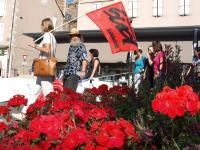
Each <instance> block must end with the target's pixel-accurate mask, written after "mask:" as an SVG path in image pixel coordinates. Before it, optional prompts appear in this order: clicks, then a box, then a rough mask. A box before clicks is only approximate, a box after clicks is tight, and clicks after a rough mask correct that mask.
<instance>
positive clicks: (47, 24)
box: [41, 18, 54, 32]
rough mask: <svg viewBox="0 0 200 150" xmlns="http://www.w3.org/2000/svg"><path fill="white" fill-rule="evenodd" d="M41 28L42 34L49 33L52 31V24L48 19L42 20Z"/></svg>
mask: <svg viewBox="0 0 200 150" xmlns="http://www.w3.org/2000/svg"><path fill="white" fill-rule="evenodd" d="M41 26H42V31H43V32H49V31H51V30H53V29H54V27H53V22H52V20H51V19H50V18H45V19H43V20H42V24H41Z"/></svg>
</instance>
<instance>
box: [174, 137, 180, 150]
mask: <svg viewBox="0 0 200 150" xmlns="http://www.w3.org/2000/svg"><path fill="white" fill-rule="evenodd" d="M172 140H173V142H174V145H175V147H176V148H177V150H181V149H180V148H179V146H178V144H177V143H176V141H175V140H174V138H172Z"/></svg>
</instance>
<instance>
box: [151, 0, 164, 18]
mask: <svg viewBox="0 0 200 150" xmlns="http://www.w3.org/2000/svg"><path fill="white" fill-rule="evenodd" d="M162 15H163V1H162V0H153V16H154V17H161V16H162Z"/></svg>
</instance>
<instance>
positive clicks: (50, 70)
mask: <svg viewBox="0 0 200 150" xmlns="http://www.w3.org/2000/svg"><path fill="white" fill-rule="evenodd" d="M49 36H50V38H51V46H53V49H54V48H55V45H54V44H53V41H52V36H51V35H50V34H49ZM56 63H57V59H56V58H55V52H54V50H53V51H52V49H51V57H47V58H36V59H34V76H42V77H53V76H55V75H56Z"/></svg>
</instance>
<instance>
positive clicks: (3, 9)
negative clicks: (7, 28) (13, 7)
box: [0, 0, 6, 17]
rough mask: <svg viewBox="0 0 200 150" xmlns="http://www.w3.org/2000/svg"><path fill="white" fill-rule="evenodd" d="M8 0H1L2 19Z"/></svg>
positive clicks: (0, 14)
mask: <svg viewBox="0 0 200 150" xmlns="http://www.w3.org/2000/svg"><path fill="white" fill-rule="evenodd" d="M5 5H6V0H0V17H3V16H4V13H5Z"/></svg>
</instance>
